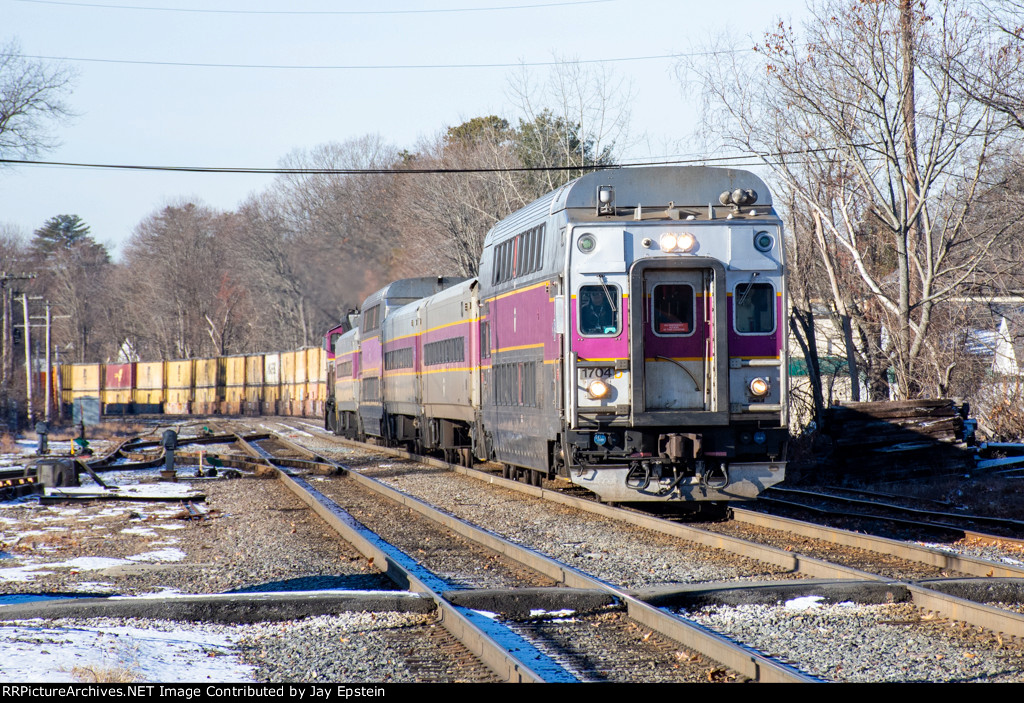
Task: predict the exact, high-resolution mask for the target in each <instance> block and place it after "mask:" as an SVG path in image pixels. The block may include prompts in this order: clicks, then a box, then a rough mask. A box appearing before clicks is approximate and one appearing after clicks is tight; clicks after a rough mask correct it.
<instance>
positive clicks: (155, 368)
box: [133, 361, 165, 414]
mask: <svg viewBox="0 0 1024 703" xmlns="http://www.w3.org/2000/svg"><path fill="white" fill-rule="evenodd" d="M164 385H165V380H164V364H163V362H161V361H140V362H138V363H136V364H135V391H134V394H133V399H134V403H135V412H136V413H140V414H150V413H161V412H163V409H164V407H163V406H164Z"/></svg>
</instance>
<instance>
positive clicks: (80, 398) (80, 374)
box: [71, 364, 103, 421]
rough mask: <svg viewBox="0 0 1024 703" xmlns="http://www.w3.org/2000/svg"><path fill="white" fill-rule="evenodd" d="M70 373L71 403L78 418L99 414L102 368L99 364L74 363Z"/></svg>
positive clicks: (97, 417)
mask: <svg viewBox="0 0 1024 703" xmlns="http://www.w3.org/2000/svg"><path fill="white" fill-rule="evenodd" d="M71 368H72V373H71V405H72V408H73V414H74V416H75V417H78V418H95V419H96V420H97V421H98V419H99V416H100V406H101V391H102V388H103V368H102V366H101V365H100V364H75V365H74V366H72V367H71Z"/></svg>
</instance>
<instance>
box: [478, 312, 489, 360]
mask: <svg viewBox="0 0 1024 703" xmlns="http://www.w3.org/2000/svg"><path fill="white" fill-rule="evenodd" d="M480 358H481V359H490V358H491V323H490V321H489V320H484V321H483V322H481V323H480Z"/></svg>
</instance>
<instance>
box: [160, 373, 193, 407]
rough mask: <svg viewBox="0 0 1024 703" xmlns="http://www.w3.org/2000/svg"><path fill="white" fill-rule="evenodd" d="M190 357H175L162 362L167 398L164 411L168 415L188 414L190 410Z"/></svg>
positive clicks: (191, 385)
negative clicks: (172, 359)
mask: <svg viewBox="0 0 1024 703" xmlns="http://www.w3.org/2000/svg"><path fill="white" fill-rule="evenodd" d="M193 366H194V364H193V360H192V359H176V360H174V361H165V362H164V378H165V379H166V380H167V400H166V401H165V402H164V412H165V413H167V414H169V415H188V414H189V413H191V412H192V398H193V381H194V378H195V375H194V373H193V371H194V368H193Z"/></svg>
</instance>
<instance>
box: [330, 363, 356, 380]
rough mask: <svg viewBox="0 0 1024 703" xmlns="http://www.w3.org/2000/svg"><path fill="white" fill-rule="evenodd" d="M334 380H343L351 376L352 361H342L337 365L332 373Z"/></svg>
mask: <svg viewBox="0 0 1024 703" xmlns="http://www.w3.org/2000/svg"><path fill="white" fill-rule="evenodd" d="M334 376H335V378H345V377H349V378H351V376H352V360H351V359H349V360H348V361H343V362H341V363H340V364H338V366H337V369H336V370H335V372H334Z"/></svg>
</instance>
